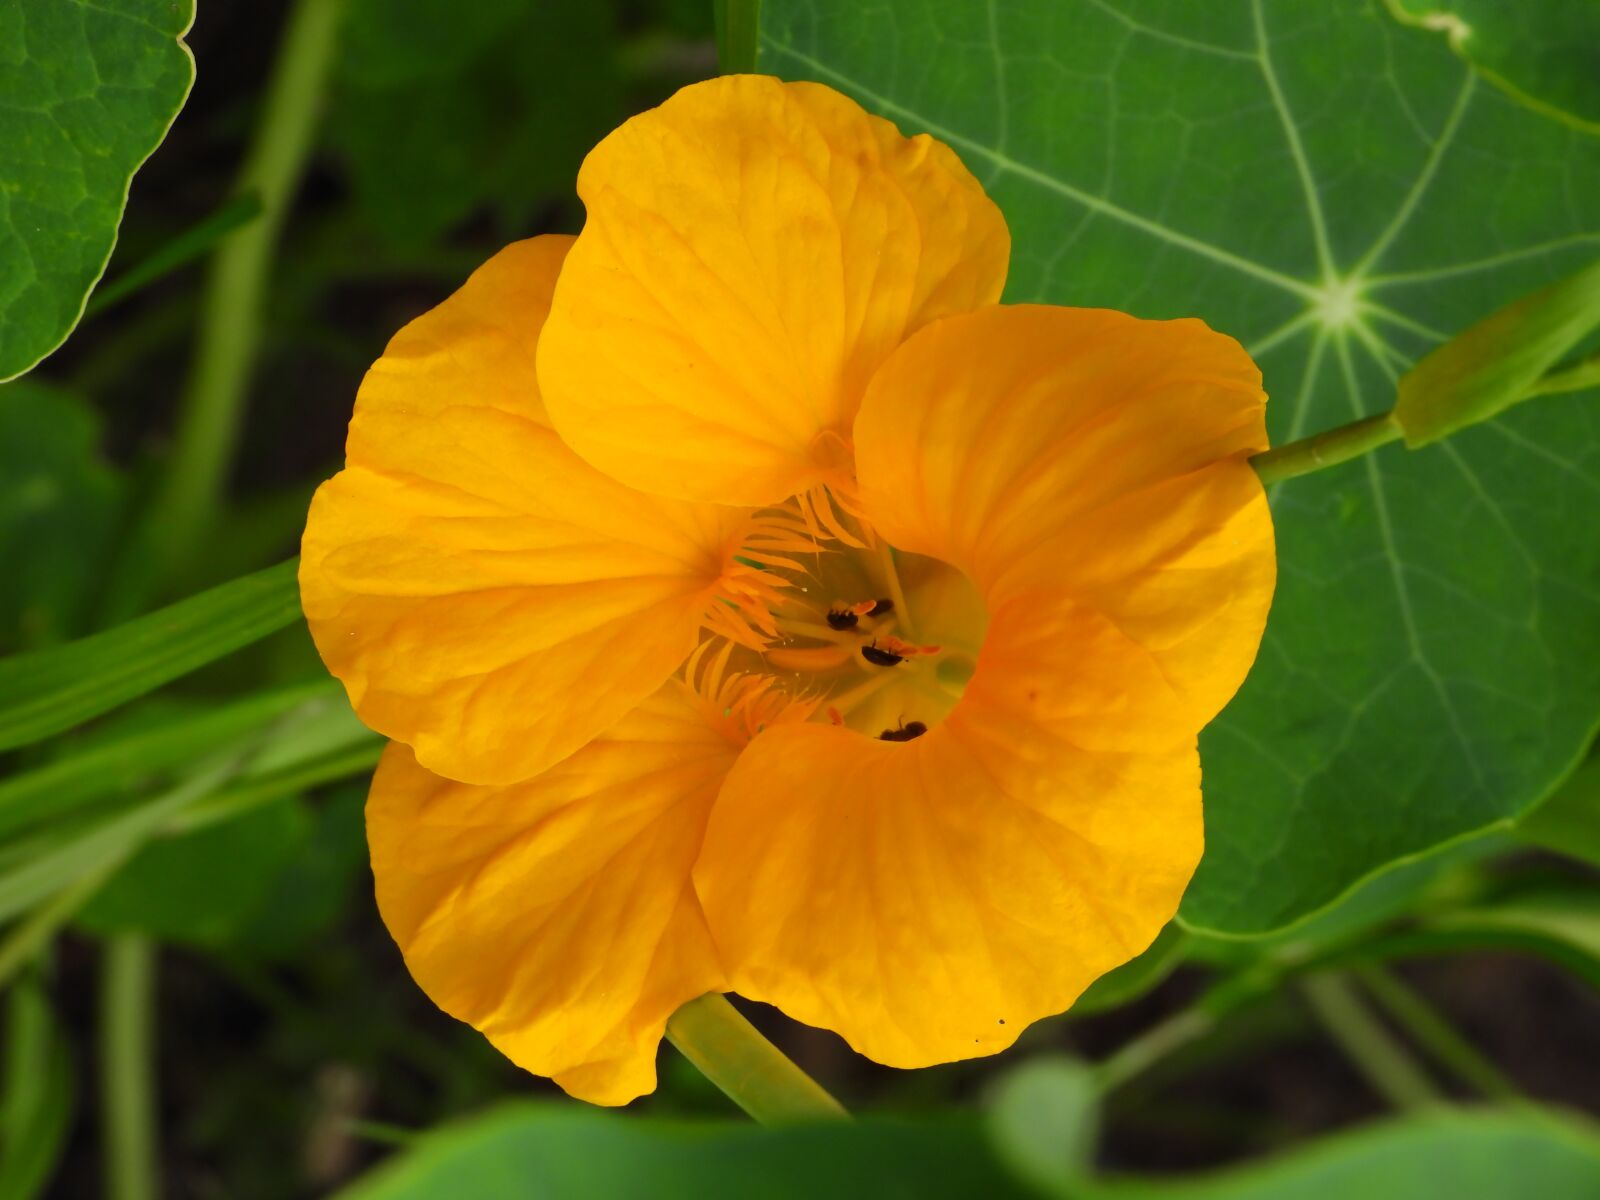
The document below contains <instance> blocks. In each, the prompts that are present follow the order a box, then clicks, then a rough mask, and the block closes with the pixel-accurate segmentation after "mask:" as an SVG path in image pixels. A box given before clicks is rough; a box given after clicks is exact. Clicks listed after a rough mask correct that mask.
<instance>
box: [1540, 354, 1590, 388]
mask: <svg viewBox="0 0 1600 1200" xmlns="http://www.w3.org/2000/svg"><path fill="white" fill-rule="evenodd" d="M1592 387H1600V354H1597V355H1595V356H1594V357H1593V358H1586V359H1584V360H1583V361H1582V362H1581V363H1578V364H1577V366H1573V367H1568V368H1566V369H1565V370H1563V371H1552V372H1550V374H1548V375H1546V376H1545V377H1544V378H1543V379H1541V380H1539V382H1538V383H1536V384H1534V385H1533V386H1532V387H1531V388H1529V389H1528V395H1530V396H1553V395H1556V394H1557V393H1559V392H1581V391H1583V390H1584V389H1586V388H1592Z"/></svg>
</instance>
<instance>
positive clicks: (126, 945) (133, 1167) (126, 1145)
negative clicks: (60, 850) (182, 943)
mask: <svg viewBox="0 0 1600 1200" xmlns="http://www.w3.org/2000/svg"><path fill="white" fill-rule="evenodd" d="M101 970H102V972H103V976H102V979H101V984H100V1072H101V1082H100V1097H101V1105H102V1109H101V1112H102V1125H103V1128H102V1143H103V1145H104V1146H105V1156H106V1157H105V1170H106V1177H105V1194H106V1197H107V1200H156V1197H157V1196H158V1195H159V1194H160V1190H161V1189H160V1186H159V1182H158V1179H157V1174H156V1121H155V1083H154V1070H153V1064H152V1062H151V1059H152V1056H153V1046H152V1043H153V1041H154V1038H153V1036H152V1035H153V1032H154V1005H153V1003H152V1000H153V997H154V992H155V947H154V945H152V943H151V942H150V939H149V938H147V937H145V936H144V935H142V934H132V933H124V934H119V935H117V936H116V937H113V938H111V939H110V940H109V941H107V942H106V943H105V948H104V950H103V952H102V956H101Z"/></svg>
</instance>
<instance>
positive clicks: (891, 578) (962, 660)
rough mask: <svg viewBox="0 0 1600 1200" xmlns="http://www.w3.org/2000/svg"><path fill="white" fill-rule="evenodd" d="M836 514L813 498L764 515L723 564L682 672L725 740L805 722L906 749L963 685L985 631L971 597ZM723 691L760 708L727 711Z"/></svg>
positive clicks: (967, 586) (943, 573) (963, 584)
mask: <svg viewBox="0 0 1600 1200" xmlns="http://www.w3.org/2000/svg"><path fill="white" fill-rule="evenodd" d="M846 503H847V502H846V501H844V500H840V499H838V498H837V497H836V495H834V494H830V493H829V492H828V491H826V490H824V489H820V488H819V489H817V490H816V491H814V492H812V493H808V494H807V495H805V496H802V497H799V498H797V499H796V500H794V501H791V502H790V503H789V504H787V505H784V506H783V507H781V508H778V509H774V510H770V511H768V512H764V513H762V514H761V515H760V516H759V517H758V518H757V519H756V521H755V522H754V523H753V526H752V528H751V531H750V532H749V533H748V534H747V536H746V537H745V538H744V539H743V540H742V542H741V545H740V547H739V548H738V550H737V551H736V553H735V554H734V555H733V556H732V557H731V559H730V565H729V567H728V569H727V570H726V571H725V573H724V576H723V579H722V581H721V591H722V597H721V599H720V600H719V602H718V603H717V604H716V605H714V606H713V612H712V613H711V614H710V615H709V616H708V617H707V620H706V626H707V628H708V630H709V631H710V632H711V633H712V634H713V635H714V636H713V639H712V642H707V643H705V645H703V646H702V648H701V650H700V651H697V652H696V657H695V659H693V660H691V663H690V666H689V669H688V670H687V672H686V678H687V681H688V682H689V683H690V684H691V686H693V687H694V688H695V690H696V691H697V692H698V693H699V695H700V696H701V697H702V698H703V700H704V701H705V703H706V704H707V706H708V709H709V710H711V711H715V712H716V713H718V714H720V716H719V719H720V720H723V721H732V722H735V724H734V725H732V726H729V727H728V728H726V729H725V730H724V732H725V733H727V734H729V735H730V736H735V737H737V736H744V737H745V738H748V737H753V736H754V735H755V734H756V733H758V732H760V729H761V728H764V727H765V726H766V725H768V724H773V723H776V722H777V721H779V720H816V721H832V722H833V723H835V724H837V725H841V726H844V727H846V728H849V729H852V730H854V731H856V732H858V733H861V734H863V735H866V736H869V737H874V738H879V739H881V740H883V741H885V742H909V741H914V740H915V739H916V738H918V737H921V736H922V735H923V734H925V733H926V732H927V731H928V730H929V729H931V728H933V727H934V726H936V725H937V724H938V723H939V722H940V721H942V720H943V719H944V718H945V716H946V715H948V713H949V711H950V709H951V708H953V707H954V706H955V703H956V701H957V700H958V699H960V697H961V693H962V691H963V690H964V688H965V687H966V682H967V680H968V679H969V678H971V675H972V671H973V667H974V664H975V661H976V657H977V651H978V648H979V646H980V645H981V644H982V640H983V627H984V614H983V606H982V603H981V601H980V600H979V598H978V595H977V591H976V589H975V588H974V587H973V586H972V584H971V583H970V582H969V581H968V580H967V579H966V577H965V576H964V575H962V574H961V573H960V572H959V571H957V570H956V569H955V568H953V567H950V566H948V565H947V564H945V563H942V562H940V561H938V560H937V559H932V558H927V557H925V556H922V555H915V554H905V553H900V552H898V551H895V550H894V549H893V548H892V547H890V546H889V545H888V543H887V542H885V541H884V540H883V539H882V538H880V537H878V536H877V535H876V534H875V533H874V531H873V530H872V529H871V528H870V527H869V526H867V524H866V523H865V522H864V521H863V520H862V519H861V517H860V516H859V514H857V513H854V512H852V511H851V510H850V509H849V508H847V507H846ZM718 639H722V640H723V644H722V646H721V648H717V649H709V650H708V649H707V647H710V646H712V644H713V643H714V642H717V641H718ZM717 663H720V667H719V668H718V669H717V670H716V671H711V670H709V667H710V666H712V665H715V664H717ZM733 679H736V680H738V681H739V682H738V683H737V684H736V685H734V684H730V682H729V680H733ZM733 686H737V688H739V689H742V690H741V695H743V693H744V692H745V691H748V692H749V694H750V696H751V697H759V703H757V701H756V700H755V699H749V700H743V701H740V700H739V699H738V698H737V697H735V698H734V699H732V700H730V698H729V697H730V694H729V693H727V692H726V689H728V688H729V687H733ZM740 714H752V715H756V716H758V717H759V719H758V720H757V721H756V722H755V723H754V724H750V723H749V722H748V721H745V720H744V719H743V716H742V715H740ZM736 717H737V718H738V720H736Z"/></svg>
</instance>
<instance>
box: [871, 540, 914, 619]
mask: <svg viewBox="0 0 1600 1200" xmlns="http://www.w3.org/2000/svg"><path fill="white" fill-rule="evenodd" d="M878 565H879V566H880V567H881V568H882V569H883V577H884V582H885V583H887V584H888V587H889V601H890V607H891V608H893V609H894V611H895V612H897V613H899V614H900V622H901V624H903V625H904V626H905V630H906V632H907V633H909V634H911V635H912V636H913V637H915V636H916V634H915V632H914V631H913V630H912V628H911V614H910V612H908V611H907V609H906V593H905V589H904V588H903V587H901V586H900V572H898V571H897V570H895V566H894V551H893V550H891V549H890V548H889V543H888V542H886V541H884V540H883V539H882V538H879V539H878Z"/></svg>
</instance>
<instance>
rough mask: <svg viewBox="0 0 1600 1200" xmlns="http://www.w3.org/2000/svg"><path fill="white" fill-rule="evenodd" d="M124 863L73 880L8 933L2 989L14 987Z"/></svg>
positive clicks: (2, 949)
mask: <svg viewBox="0 0 1600 1200" xmlns="http://www.w3.org/2000/svg"><path fill="white" fill-rule="evenodd" d="M124 861H125V860H124V859H121V858H119V859H117V860H116V861H114V862H112V863H110V864H109V865H107V866H103V867H100V868H99V869H97V870H94V871H90V872H89V873H88V874H86V875H84V876H83V877H82V878H81V879H75V880H73V881H72V883H70V884H68V885H67V886H66V887H64V888H62V889H61V890H60V891H59V892H57V893H56V894H55V895H54V896H52V897H50V899H49V900H47V901H45V902H44V903H43V904H41V905H39V907H38V908H36V909H34V910H33V911H32V912H30V913H29V914H28V915H27V916H26V917H24V918H23V919H22V920H20V921H18V922H17V923H16V924H15V925H14V926H12V927H11V928H10V929H8V930H7V931H6V936H5V940H4V941H0V987H5V986H6V985H7V984H8V983H10V982H11V977H12V976H13V975H15V974H16V973H17V972H18V971H20V970H21V969H22V968H23V967H25V966H27V965H28V963H29V962H31V961H32V960H33V957H34V955H35V954H37V953H38V952H39V950H40V948H41V947H43V946H44V944H45V943H46V942H47V941H49V940H50V937H51V935H52V934H54V933H55V931H56V930H57V929H60V928H61V926H63V925H65V924H66V923H67V922H68V921H69V920H71V919H72V914H73V913H75V912H77V911H78V910H79V909H80V908H82V907H83V906H84V905H85V904H87V903H88V902H89V900H90V898H91V897H93V896H94V894H95V893H96V892H98V891H99V890H100V885H101V884H103V883H104V882H105V881H106V880H107V879H108V878H110V876H111V873H112V872H113V871H115V870H116V869H117V868H118V867H120V866H121V865H122V864H123V862H124Z"/></svg>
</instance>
